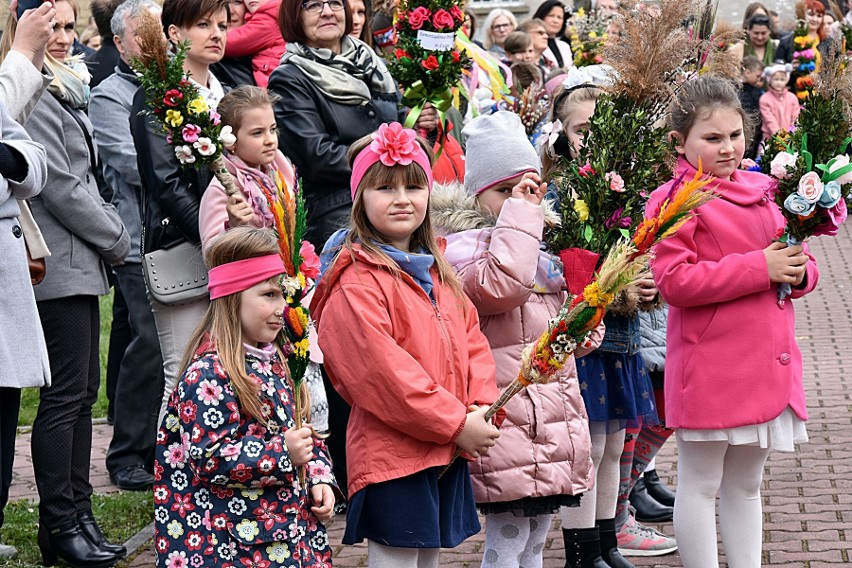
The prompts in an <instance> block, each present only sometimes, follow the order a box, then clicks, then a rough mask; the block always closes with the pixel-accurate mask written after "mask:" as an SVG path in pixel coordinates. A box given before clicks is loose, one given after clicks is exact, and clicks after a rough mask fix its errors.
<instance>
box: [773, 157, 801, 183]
mask: <svg viewBox="0 0 852 568" xmlns="http://www.w3.org/2000/svg"><path fill="white" fill-rule="evenodd" d="M798 158H799V154H797V153H793V154H791V153H789V152H778V154H777V155H776V156H775V157H774V158H773V159H772V163H771V164H769V173H770V174H772V177H775V178H778V179H787V178H789V177H790V173H789V172H788V171H787V170H788V169H793V168H795V167H796V160H797V159H798Z"/></svg>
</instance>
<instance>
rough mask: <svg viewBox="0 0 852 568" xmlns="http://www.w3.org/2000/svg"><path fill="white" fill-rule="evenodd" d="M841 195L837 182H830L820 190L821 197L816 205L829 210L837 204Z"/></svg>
mask: <svg viewBox="0 0 852 568" xmlns="http://www.w3.org/2000/svg"><path fill="white" fill-rule="evenodd" d="M842 196H843V194H842V192H841V191H840V184H839V183H838V182H837V181H830V182H828V183H827V184H825V186H824V187H823V189H822V195H820V197H819V201H817V205H819V206H820V207H822V208H823V209H831V208H832V207H834V206H835V205H837V202H838V201H840V199H841V198H842Z"/></svg>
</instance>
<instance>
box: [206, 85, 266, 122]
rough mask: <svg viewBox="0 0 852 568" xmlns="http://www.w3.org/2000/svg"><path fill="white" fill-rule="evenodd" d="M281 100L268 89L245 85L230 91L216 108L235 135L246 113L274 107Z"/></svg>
mask: <svg viewBox="0 0 852 568" xmlns="http://www.w3.org/2000/svg"><path fill="white" fill-rule="evenodd" d="M279 100H281V97H279V96H278V95H276V94H274V93H269V92H268V91H267V90H266V89H261V88H260V87H255V86H253V85H243V86H241V87H237V88H236V89H234V90H232V91H229V92H228V93H227V94H226V95H225V96H224V97H222V100H221V101H219V104H218V105H217V107H216V112H218V113H219V116H221V117H222V124H227V125H229V126H230V127H231V128H232V129H233V130H234V134H236V133H237V130H239V129H240V126H242V123H243V115H244V114H245V113H246V111H250V110H253V109H256V108H262V107H266V106H268V107H272V106H273V105H274V104H275V103H277V102H278V101H279Z"/></svg>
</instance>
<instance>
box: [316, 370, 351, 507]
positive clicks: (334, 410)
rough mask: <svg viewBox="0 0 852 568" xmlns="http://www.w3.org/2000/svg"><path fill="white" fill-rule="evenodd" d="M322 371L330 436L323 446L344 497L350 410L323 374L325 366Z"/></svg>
mask: <svg viewBox="0 0 852 568" xmlns="http://www.w3.org/2000/svg"><path fill="white" fill-rule="evenodd" d="M321 369H322V382H323V384H324V385H325V394H326V397H327V398H328V430H329V432H331V436H329V437H328V439H326V440H325V445H326V447H327V448H328V453H329V455H331V463H332V469H333V471H334V477H335V479H337V485H338V486H340V491H342V492H343V495H344V496H348V495H349V486H348V482H349V475H348V474H347V472H346V430H347V428H348V427H349V415H350V414H351V413H352V408H351V407H350V406H349V404H348V403H347V402H346V401H345V400H343V397H342V396H340V395H339V394H338V393H337V391H336V390H335V389H334V386H332V384H331V379H330V378H329V377H328V373H326V372H325V366H323V367H321Z"/></svg>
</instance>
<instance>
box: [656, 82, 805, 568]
mask: <svg viewBox="0 0 852 568" xmlns="http://www.w3.org/2000/svg"><path fill="white" fill-rule="evenodd" d="M670 126H671V129H672V136H673V137H674V139H675V140H676V146H675V149H676V150H677V152H678V154H680V157H679V158H678V162H677V167H676V171H675V173H674V178H675V180H678V179H690V178H691V177H692V176H693V175H694V174H695V171H696V168H697V167H698V166H699V164H700V165H701V166H702V167H703V169H704V172H705V173H707V174H709V175H712V176H715V178H716V180H715V181H714V182H713V184H714V186H715V191H716V192H717V193H718V194H719V197H718V198H717V199H714V200H713V201H711V202H710V203H708V204H706V205H704V206H702V207H701V208H700V210H699V212H698V215H697V216H696V217H695V218H694V219H692V220H690V221H688V222H687V223H686V224H685V225H684V226H683V227H681V228H680V229H679V230H678V232H677V233H676V234H675V235H674V236H673V237H671V238H670V239H667V240H665V241H663V242H662V243H660V244H659V245H658V246H657V247H656V259H655V260H654V261H653V262H652V268H653V271H654V277H655V280H656V282H657V285H658V286H659V288H660V293H661V294H662V296H663V298H664V299H665V300H666V301H667V302H668V304H669V321H668V332H667V343H668V351H667V358H666V385H665V388H666V424H667V425H668V426H669V427H671V428H675V429H676V430H677V433H676V439H677V447H678V476H677V477H678V489H677V500H676V502H675V515H674V525H675V533H676V534H677V539H678V544H679V545H680V557H681V560H682V561H683V565H684V566H685V567H686V568H713V567H717V566H718V565H719V564H718V552H717V545H716V541H717V533H716V508H715V500H716V494H717V493H719V495H720V501H719V523H720V528H721V534H722V544H723V546H724V547H725V555H726V557H727V560H728V564H729V565H730V566H760V564H761V536H762V513H761V498H760V485H761V482H762V480H763V467H764V464H765V463H766V459H767V457H768V454H769V451H770V450H771V449H777V450H781V451H793V450H794V444H797V443H801V442H804V441H806V440H807V433H806V431H805V422H804V421H805V420H806V419H807V410H806V408H805V396H804V390H803V386H802V356H801V352H800V351H799V347H798V345H797V344H796V337H795V315H794V313H793V302H787V303H786V304H784V305H783V306H781V307H780V308H779V305H778V302H777V300H778V284H779V283H787V284H790V285H791V286H792V288H793V292H792V295H791V298H792V299H795V298H800V297H801V296H803V295H804V294H807V293H808V292H810V291H812V290H813V289H814V287H815V286H816V284H817V279H818V278H819V273H818V270H817V267H816V263H815V262H814V261H813V260H814V259H813V257H812V256H810V254H808V253H807V251H806V250H805V249H804V248H803V246H799V245H797V246H790V247H787V246H786V245H785V244H784V243H780V242H777V241H775V240H774V239H775V236H776V235H777V234H778V231H779V230H782V229H783V227H784V225H785V221H784V217H783V216H782V215H781V212H780V211H779V209H778V207H777V206H776V205H775V204H774V202H773V199H772V193H771V192H772V180H771V179H770V178H769V177H767V176H765V175H763V174H761V173H759V172H750V171H743V170H739V169H738V168H739V165H740V161H741V160H742V157H743V152H744V148H745V140H746V139H747V136H746V133H747V130H748V126H749V123H748V117H747V116H746V115H745V113H744V112H743V110H742V107H741V106H740V102H739V98H738V96H737V92H736V90H735V89H734V88H733V86H732V85H731V84H730V83H728V82H726V81H724V80H722V79H719V78H715V77H710V76H708V77H702V78H699V79H697V80H694V81H688V82H687V83H685V84H684V85H683V88H682V89H681V91H680V93H679V94H678V97H677V101H676V102H675V103H674V104H673V105H672V111H671V115H670ZM674 183H676V181H674V180H673V181H671V182H669V183H667V184H665V185H663V186H662V187H660V188H659V189H657V190H656V191H654V193H653V194H652V195H651V199H650V200H649V202H648V206H647V210H648V211H653V210H654V208H655V207H656V206H657V205H658V204H659V203H660V202H661V201H662V200H663V199H664V198H665V197H666V195H668V192H669V190H670V189H671V186H672V184H674ZM809 260H810V262H809ZM720 490H721V491H720Z"/></svg>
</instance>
